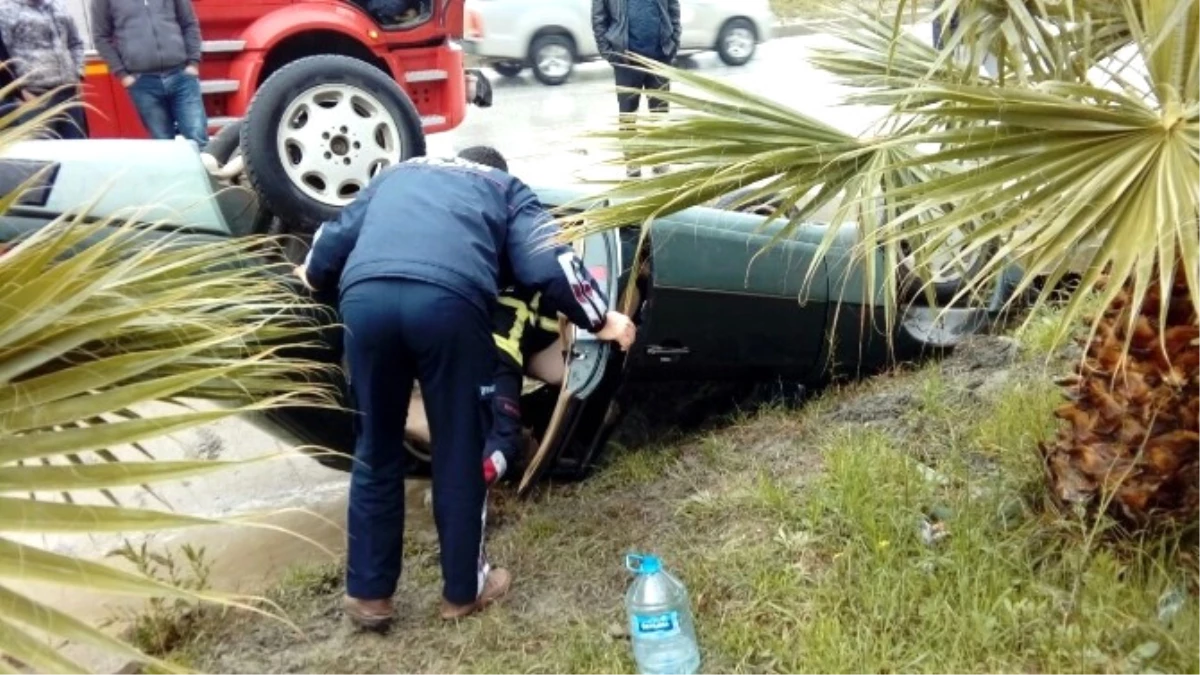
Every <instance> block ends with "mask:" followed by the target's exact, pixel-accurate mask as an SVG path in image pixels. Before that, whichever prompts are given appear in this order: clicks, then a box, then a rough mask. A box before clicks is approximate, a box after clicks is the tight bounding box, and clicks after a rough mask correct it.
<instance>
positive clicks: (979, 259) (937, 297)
mask: <svg viewBox="0 0 1200 675" xmlns="http://www.w3.org/2000/svg"><path fill="white" fill-rule="evenodd" d="M901 251H902V252H903V253H904V255H905V257H906V258H907V255H908V248H907V247H906V246H904V245H903V242H902V243H901ZM995 252H996V247H995V245H988V246H984V247H982V248H980V249H979V250H977V251H975V253H974V257H973V258H971V259H970V261H969V263H968V264H967V266H966V269H964V270H962V272H961V274H960V275H958V276H950V277H947V276H942V277H939V278H935V279H933V280H932V281H928V282H927V281H926V280H924V279H923V278H922V277H921V276H919V275H918V274H917V272H916V270H914V269H913V268H912V267H911V266H910V265H909V264H908V263H907V262H906V261H905V260H901V261H900V283H899V292H900V299H901V300H903V301H905V302H911V303H913V304H915V305H925V304H927V303H928V301H929V290H930V289H932V291H933V301H934V304H935V305H936V306H937V307H948V306H951V305H964V304H970V301H971V298H958V299H957V300H956V296H958V294H959V293H960V292H962V290H963V288H965V287H966V286H967V284H968V283H969V282H970V280H971V279H974V278H975V277H977V276H978V275H979V274H980V273H981V272H982V271H983V268H984V266H985V265H986V264H987V262H988V260H989V259H990V258H991V257H992V256H993V255H994V254H995Z"/></svg>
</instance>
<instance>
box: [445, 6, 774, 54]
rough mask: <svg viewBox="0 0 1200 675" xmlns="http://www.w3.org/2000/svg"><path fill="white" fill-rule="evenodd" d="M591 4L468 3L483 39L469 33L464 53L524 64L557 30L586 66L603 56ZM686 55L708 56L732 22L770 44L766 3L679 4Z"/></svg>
mask: <svg viewBox="0 0 1200 675" xmlns="http://www.w3.org/2000/svg"><path fill="white" fill-rule="evenodd" d="M591 5H592V3H591V0H467V11H468V12H474V13H476V16H477V18H478V21H479V23H480V24H481V26H480V27H479V29H480V33H481V35H474V36H473V35H470V34H468V35H467V36H466V38H465V40H464V48H465V49H466V51H467V52H468V53H470V54H473V55H475V56H479V57H482V58H484V59H490V60H509V61H524V60H525V59H526V58H528V56H529V47H530V45H531V44H532V42H533V39H534V36H536V35H537V34H538V33H539V32H542V31H556V32H562V33H566V34H567V35H570V36H571V39H572V40H573V41H574V43H575V48H576V56H577V58H578V59H579V60H581V61H586V60H590V59H595V58H598V57H599V56H600V54H599V49H598V48H597V46H596V38H595V37H594V35H593V34H592V21H591ZM679 15H680V23H681V24H682V36H681V38H680V50H681V51H706V50H710V49H713V48H714V47H715V46H716V43H717V34H718V33H719V32H720V30H721V27H722V26H724V25H725V22H727V21H729V20H730V19H733V18H738V17H742V18H746V19H749V20H750V21H751V22H752V23H753V24H754V26H755V28H756V30H757V32H758V39H759V41H760V42H765V41H766V40H768V39H770V37H771V35H772V29H773V24H774V16H773V14H772V13H771V8H770V4H769V3H768V2H767V1H766V0H680V8H679Z"/></svg>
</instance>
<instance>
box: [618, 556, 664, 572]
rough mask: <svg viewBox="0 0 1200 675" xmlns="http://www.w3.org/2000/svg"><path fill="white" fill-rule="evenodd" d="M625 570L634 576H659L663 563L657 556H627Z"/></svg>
mask: <svg viewBox="0 0 1200 675" xmlns="http://www.w3.org/2000/svg"><path fill="white" fill-rule="evenodd" d="M625 568H626V569H628V570H629V571H630V572H633V573H634V574H658V573H659V572H661V571H662V561H661V560H659V559H658V556H655V555H634V554H632V553H631V554H629V555H627V556H625Z"/></svg>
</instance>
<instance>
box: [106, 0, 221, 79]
mask: <svg viewBox="0 0 1200 675" xmlns="http://www.w3.org/2000/svg"><path fill="white" fill-rule="evenodd" d="M92 37H93V38H94V40H95V42H96V51H98V52H100V56H101V57H103V58H104V61H105V62H106V63H107V64H108V68H109V70H111V71H112V72H113V74H114V75H116V76H117V77H124V76H126V75H130V74H132V75H137V74H139V73H161V72H163V71H167V70H173V69H175V68H181V67H183V66H187V65H196V64H198V63H200V48H201V40H200V22H199V21H197V20H196V11H195V9H193V8H192V2H191V0H92Z"/></svg>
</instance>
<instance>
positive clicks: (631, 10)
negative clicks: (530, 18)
mask: <svg viewBox="0 0 1200 675" xmlns="http://www.w3.org/2000/svg"><path fill="white" fill-rule="evenodd" d="M682 32H683V26H682V24H681V23H680V21H679V0H592V33H593V34H594V35H595V37H596V46H597V47H599V48H600V53H601V54H602V55H603V56H604V58H605V59H607V60H608V62H609V63H611V64H612V66H613V73H614V77H615V79H616V83H617V86H618V87H628V88H632V89H641V90H645V91H646V92H647V95H646V98H647V99H648V104H649V107H650V112H653V113H663V114H665V113H666V112H667V108H668V106H667V102H666V101H664V100H663V99H661V98H656V97H655V96H653V95H652V94H650V93H649V92H653V91H669V90H670V89H671V82H670V80H668V79H667V78H665V77H661V76H659V75H650V74H648V73H644V72H641V71H639V70H634V69H632V68H630V67H629V65H630V62H629V61H628V60H627V59H626V57H625V54H626V52H632V53H634V54H637V55H639V56H643V57H646V58H649V59H653V60H655V61H658V62H660V63H671V62H672V61H674V60H675V54H676V52H678V51H679V38H680V35H681V34H682ZM639 105H641V94H639V93H635V92H622V91H618V92H617V107H618V109H619V110H620V114H621V117H622V119H623V120H624V119H626V118H627V117H628V116H629V115H632V114H633V113H636V112H637V110H638V106H639ZM666 170H667V167H666V166H656V167H654V172H655V173H665V172H666ZM625 172H626V175H628V176H629V177H630V178H637V177H638V176H641V175H642V169H641V167H639V166H634V165H630V166H628V167H626V170H625Z"/></svg>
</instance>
